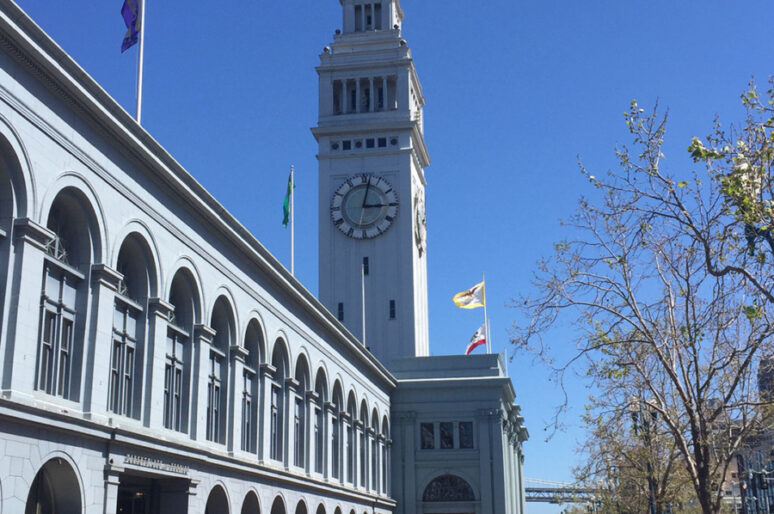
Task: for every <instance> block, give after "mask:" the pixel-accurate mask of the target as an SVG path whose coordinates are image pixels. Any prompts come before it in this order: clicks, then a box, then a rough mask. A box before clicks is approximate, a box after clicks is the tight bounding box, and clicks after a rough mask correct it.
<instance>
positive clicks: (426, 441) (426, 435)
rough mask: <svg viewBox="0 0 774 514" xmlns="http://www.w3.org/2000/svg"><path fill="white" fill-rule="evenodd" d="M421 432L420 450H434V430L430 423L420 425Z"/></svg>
mask: <svg viewBox="0 0 774 514" xmlns="http://www.w3.org/2000/svg"><path fill="white" fill-rule="evenodd" d="M420 430H421V431H422V449H423V450H432V449H433V448H435V430H434V427H433V424H432V423H420Z"/></svg>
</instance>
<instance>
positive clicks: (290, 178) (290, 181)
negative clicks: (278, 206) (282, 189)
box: [282, 171, 296, 227]
mask: <svg viewBox="0 0 774 514" xmlns="http://www.w3.org/2000/svg"><path fill="white" fill-rule="evenodd" d="M294 187H296V186H295V184H293V172H292V171H291V172H290V175H288V191H287V192H286V193H285V200H284V201H283V202H282V214H283V215H284V216H283V218H282V226H283V227H287V226H288V219H289V218H290V195H291V194H293V188H294Z"/></svg>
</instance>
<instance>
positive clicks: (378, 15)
mask: <svg viewBox="0 0 774 514" xmlns="http://www.w3.org/2000/svg"><path fill="white" fill-rule="evenodd" d="M374 28H375V29H376V30H382V4H381V2H377V3H375V4H374Z"/></svg>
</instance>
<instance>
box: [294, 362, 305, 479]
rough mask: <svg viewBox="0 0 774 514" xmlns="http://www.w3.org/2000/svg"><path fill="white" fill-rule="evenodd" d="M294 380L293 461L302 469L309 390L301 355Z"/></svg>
mask: <svg viewBox="0 0 774 514" xmlns="http://www.w3.org/2000/svg"><path fill="white" fill-rule="evenodd" d="M295 379H296V382H298V390H297V391H296V397H295V398H294V409H293V444H294V446H293V459H294V464H295V465H296V466H298V467H299V468H303V467H305V466H306V455H305V452H306V420H307V415H306V390H307V389H309V365H308V364H307V362H306V357H304V355H303V354H301V355H299V357H298V362H296V374H295Z"/></svg>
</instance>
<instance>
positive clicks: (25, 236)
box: [13, 218, 56, 252]
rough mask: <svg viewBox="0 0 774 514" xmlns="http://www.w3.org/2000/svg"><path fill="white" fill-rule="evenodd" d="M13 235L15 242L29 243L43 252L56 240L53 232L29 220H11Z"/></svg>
mask: <svg viewBox="0 0 774 514" xmlns="http://www.w3.org/2000/svg"><path fill="white" fill-rule="evenodd" d="M13 233H14V236H15V238H16V239H17V240H20V241H23V242H25V243H29V244H30V245H32V246H34V247H35V248H37V249H38V250H40V251H43V252H45V251H46V247H47V246H48V245H49V244H50V243H51V242H53V241H54V240H55V239H56V233H54V231H52V230H50V229H48V228H46V227H44V226H43V225H40V224H38V223H36V222H35V221H33V220H32V219H31V218H16V219H15V220H13Z"/></svg>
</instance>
